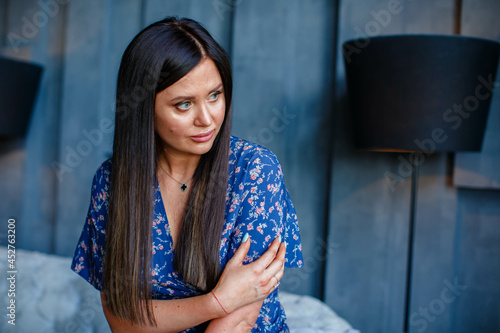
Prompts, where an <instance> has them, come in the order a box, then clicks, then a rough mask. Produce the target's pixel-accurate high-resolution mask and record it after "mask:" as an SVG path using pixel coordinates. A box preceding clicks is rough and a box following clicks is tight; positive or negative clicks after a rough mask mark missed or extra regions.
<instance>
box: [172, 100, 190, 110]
mask: <svg viewBox="0 0 500 333" xmlns="http://www.w3.org/2000/svg"><path fill="white" fill-rule="evenodd" d="M175 106H176V107H177V108H179V109H181V110H187V109H189V107H190V106H191V102H190V101H184V102H180V103H177V104H175Z"/></svg>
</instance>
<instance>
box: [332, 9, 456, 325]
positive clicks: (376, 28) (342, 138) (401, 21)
mask: <svg viewBox="0 0 500 333" xmlns="http://www.w3.org/2000/svg"><path fill="white" fill-rule="evenodd" d="M339 13H340V15H339V38H338V42H339V44H338V45H339V47H340V45H341V44H342V43H343V42H345V41H346V40H348V39H352V38H360V37H367V36H370V37H376V36H381V35H390V34H414V33H450V32H451V29H452V27H453V1H421V2H418V4H417V3H415V2H399V1H356V2H354V1H341V2H340V11H339ZM436 22H438V23H436ZM368 47H369V46H368ZM339 50H340V49H339ZM361 52H362V50H361ZM343 60H344V59H343V57H342V56H341V54H340V51H339V59H338V61H337V74H336V86H337V89H336V94H337V103H338V104H336V108H335V110H336V114H335V124H336V126H335V133H336V134H335V147H334V155H333V161H334V163H333V168H332V175H333V176H332V177H333V181H332V186H331V201H330V232H329V242H332V243H334V244H338V248H337V249H336V251H334V252H333V253H332V254H331V255H330V257H329V260H328V266H327V276H326V279H327V288H326V301H327V303H328V304H329V305H331V306H332V307H333V308H334V309H335V310H336V311H338V312H339V314H341V315H343V316H344V317H345V318H346V319H348V320H349V321H350V322H351V323H352V325H353V326H354V327H356V328H359V329H360V330H361V331H364V332H397V331H401V330H402V328H403V320H404V291H405V289H404V288H405V276H406V263H407V261H406V255H407V252H406V251H407V235H408V222H409V214H410V213H409V204H410V179H409V175H410V174H409V173H407V172H405V170H404V162H402V159H403V160H404V159H405V155H404V154H390V153H369V152H360V151H356V150H355V149H354V147H353V146H352V137H351V135H352V134H351V130H350V126H351V122H352V121H357V120H356V119H354V120H353V119H350V117H349V113H348V107H349V106H348V103H347V101H346V87H345V72H344V64H343ZM445 163H446V159H445V158H443V157H439V156H438V157H437V158H433V159H429V160H428V161H427V162H426V163H425V165H423V166H422V173H423V174H424V175H425V174H426V173H428V172H429V173H432V174H433V175H434V180H437V181H438V182H440V183H441V184H445V181H444V179H445V177H446V167H445V166H446V164H445ZM431 170H432V171H431ZM398 176H399V177H401V176H403V178H402V179H403V180H404V181H402V182H398V181H395V180H397V179H398ZM421 184H422V182H421ZM419 190H420V194H419V198H420V196H423V197H424V200H419V201H417V207H418V212H417V217H418V219H417V235H418V234H421V233H422V231H421V230H420V229H421V228H425V223H424V222H422V221H427V218H428V216H429V215H428V214H425V213H421V211H425V210H427V209H433V210H434V211H436V209H435V207H436V206H438V205H439V204H440V203H437V202H430V201H426V200H425V197H426V196H427V195H428V194H429V193H431V192H433V191H436V192H435V195H437V196H440V195H441V193H442V192H443V191H444V190H445V189H444V185H438V186H431V187H428V186H427V185H426V184H425V183H424V184H423V185H421V186H420V189H419ZM449 200H451V202H453V197H451V198H450V199H449ZM449 200H448V199H446V200H445V202H448V201H449ZM419 216H420V217H419ZM448 218H449V219H452V217H451V216H449V217H448ZM431 221H432V220H431ZM443 228H446V227H443ZM421 255H424V256H425V255H427V253H425V254H422V253H421V251H420V250H419V249H418V248H417V249H416V253H415V256H416V257H417V258H416V259H417V261H418V257H419V256H421ZM445 271H446V270H445ZM442 273H443V272H441V274H442ZM414 275H415V276H414V280H417V281H418V280H419V276H420V272H418V271H416V272H414ZM437 275H438V276H439V275H440V273H437ZM435 279H436V278H435V277H434V278H432V279H431V282H430V283H431V284H433V285H434V284H435V281H434V280H435ZM438 279H439V278H438ZM415 290H417V291H415ZM421 292H423V293H424V294H425V293H427V292H429V291H428V290H426V289H425V288H424V290H423V291H421V290H419V289H417V288H414V292H413V294H412V296H413V304H419V303H421V302H422V301H421V300H420V299H419V293H421Z"/></svg>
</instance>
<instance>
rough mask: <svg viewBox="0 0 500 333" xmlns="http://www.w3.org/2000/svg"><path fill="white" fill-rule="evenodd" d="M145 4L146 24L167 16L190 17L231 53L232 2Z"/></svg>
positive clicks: (157, 1) (150, 1)
mask: <svg viewBox="0 0 500 333" xmlns="http://www.w3.org/2000/svg"><path fill="white" fill-rule="evenodd" d="M144 2H145V5H144V8H145V9H144V15H145V16H144V19H145V22H146V24H150V23H153V22H155V21H158V20H161V19H163V18H165V17H166V16H177V17H188V18H191V19H194V20H196V21H198V22H200V23H201V24H202V25H203V26H204V27H205V28H206V29H207V30H208V32H209V33H210V34H211V35H212V36H213V37H214V39H215V40H217V42H219V43H220V44H221V45H222V47H224V48H225V49H226V50H227V51H228V52H229V51H230V48H231V45H230V42H231V30H232V28H231V26H232V15H233V11H234V8H235V5H233V4H232V1H231V0H214V1H206V0H191V1H162V0H144Z"/></svg>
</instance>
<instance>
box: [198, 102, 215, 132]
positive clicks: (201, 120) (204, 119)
mask: <svg viewBox="0 0 500 333" xmlns="http://www.w3.org/2000/svg"><path fill="white" fill-rule="evenodd" d="M194 124H195V125H196V126H203V127H207V126H210V125H211V124H212V115H211V113H210V108H209V107H208V105H206V104H202V105H201V106H200V107H199V108H198V110H197V113H196V118H195V120H194Z"/></svg>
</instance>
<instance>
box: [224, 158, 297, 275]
mask: <svg viewBox="0 0 500 333" xmlns="http://www.w3.org/2000/svg"><path fill="white" fill-rule="evenodd" d="M241 171H242V173H243V175H242V176H241V177H240V178H239V179H240V182H239V184H237V186H238V190H239V191H238V192H239V195H238V196H239V198H240V200H238V201H239V205H238V206H239V207H234V206H233V208H236V209H238V217H237V219H236V223H235V228H234V229H233V235H232V236H233V237H232V241H231V245H230V246H231V248H230V251H229V253H230V255H231V256H232V255H233V254H234V253H235V252H236V250H237V249H238V247H239V245H240V244H241V241H242V239H243V236H244V235H245V233H248V234H249V237H250V242H251V245H250V250H249V251H248V254H247V257H246V258H245V263H248V262H251V261H254V260H256V259H258V258H259V257H260V256H261V255H262V254H263V253H264V252H266V250H267V249H268V248H269V245H270V244H271V243H272V241H273V240H274V239H275V238H276V237H278V236H280V235H281V237H282V241H284V242H286V244H287V248H286V255H285V267H301V266H302V265H303V259H302V245H301V243H300V234H299V225H298V221H297V214H296V212H295V208H294V206H293V204H292V201H291V199H290V195H289V193H288V191H287V189H286V187H285V183H284V178H283V172H282V169H281V165H280V164H279V161H278V159H277V158H276V156H275V155H274V154H273V153H272V152H270V151H269V150H267V149H262V150H260V151H259V153H256V154H255V155H254V156H252V158H250V159H249V161H248V163H247V164H246V166H245V167H244V170H241Z"/></svg>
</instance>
